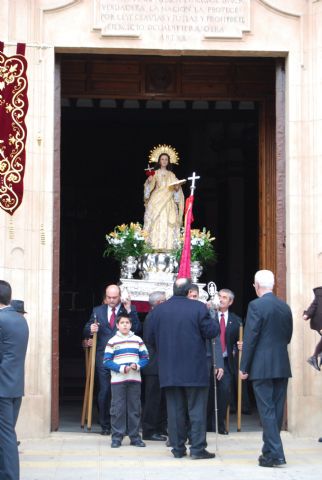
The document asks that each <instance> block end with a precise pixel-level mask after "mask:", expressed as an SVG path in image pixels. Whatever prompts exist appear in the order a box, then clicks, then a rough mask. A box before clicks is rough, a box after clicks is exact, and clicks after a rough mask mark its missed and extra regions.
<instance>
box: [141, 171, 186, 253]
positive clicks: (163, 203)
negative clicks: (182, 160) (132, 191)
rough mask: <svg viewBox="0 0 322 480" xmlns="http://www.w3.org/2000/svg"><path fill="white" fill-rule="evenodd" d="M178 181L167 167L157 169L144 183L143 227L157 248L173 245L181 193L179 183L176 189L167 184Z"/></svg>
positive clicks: (181, 201)
mask: <svg viewBox="0 0 322 480" xmlns="http://www.w3.org/2000/svg"><path fill="white" fill-rule="evenodd" d="M175 181H177V178H176V176H175V175H174V174H173V173H172V172H170V171H169V170H163V169H159V170H156V172H155V175H154V176H153V177H152V181H149V180H146V182H145V184H144V201H145V214H144V227H143V228H144V230H146V231H147V232H148V238H147V240H148V242H149V243H150V244H151V245H152V247H153V249H155V250H156V251H170V250H172V249H173V248H174V247H175V243H176V240H178V238H179V235H180V227H181V225H182V216H183V209H184V196H183V193H182V189H181V187H179V190H178V191H175V190H174V189H173V188H171V187H170V188H169V185H170V184H171V183H173V182H175Z"/></svg>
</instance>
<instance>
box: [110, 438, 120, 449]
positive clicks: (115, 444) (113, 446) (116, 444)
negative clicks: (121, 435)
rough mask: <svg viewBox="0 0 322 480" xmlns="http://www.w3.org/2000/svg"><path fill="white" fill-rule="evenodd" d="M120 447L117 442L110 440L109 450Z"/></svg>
mask: <svg viewBox="0 0 322 480" xmlns="http://www.w3.org/2000/svg"><path fill="white" fill-rule="evenodd" d="M120 446H121V442H120V441H119V440H112V443H111V448H119V447H120Z"/></svg>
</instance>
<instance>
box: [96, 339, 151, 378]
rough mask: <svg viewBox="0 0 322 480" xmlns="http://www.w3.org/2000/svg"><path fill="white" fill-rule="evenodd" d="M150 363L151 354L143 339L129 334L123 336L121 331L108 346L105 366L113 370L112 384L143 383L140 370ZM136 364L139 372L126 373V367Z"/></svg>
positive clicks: (104, 361)
mask: <svg viewBox="0 0 322 480" xmlns="http://www.w3.org/2000/svg"><path fill="white" fill-rule="evenodd" d="M148 362H149V353H148V351H147V348H146V346H145V345H144V342H143V340H142V338H140V337H138V336H137V335H134V333H133V332H129V334H128V335H123V334H122V333H120V332H119V331H117V332H116V335H114V337H112V338H111V339H110V340H109V341H108V342H107V345H106V348H105V353H104V359H103V364H104V367H105V368H109V369H110V370H111V383H122V382H141V374H140V369H141V368H143V367H145V365H147V363H148ZM131 363H136V365H137V370H132V369H131V370H130V371H129V372H128V373H124V367H126V366H127V365H131Z"/></svg>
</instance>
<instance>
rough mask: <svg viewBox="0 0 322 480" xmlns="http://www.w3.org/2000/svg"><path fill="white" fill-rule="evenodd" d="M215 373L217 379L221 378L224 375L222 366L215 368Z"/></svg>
mask: <svg viewBox="0 0 322 480" xmlns="http://www.w3.org/2000/svg"><path fill="white" fill-rule="evenodd" d="M215 375H216V378H217V380H221V379H222V377H223V376H224V369H223V368H216V369H215Z"/></svg>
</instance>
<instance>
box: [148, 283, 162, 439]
mask: <svg viewBox="0 0 322 480" xmlns="http://www.w3.org/2000/svg"><path fill="white" fill-rule="evenodd" d="M165 300H166V297H165V292H161V291H155V292H152V293H151V294H150V295H149V304H150V306H151V311H152V310H153V309H154V308H155V307H156V306H157V305H160V303H163V302H165ZM149 322H150V313H148V315H147V316H146V318H145V320H144V324H143V340H144V343H145V345H146V347H147V349H148V352H149V363H148V365H147V366H146V367H145V368H143V370H142V375H143V377H144V408H143V415H142V436H143V439H144V440H153V441H161V442H162V441H163V442H165V441H166V440H167V437H165V436H164V435H162V433H165V432H166V429H167V410H166V404H165V395H164V391H163V390H162V389H161V388H160V380H159V369H158V357H157V353H156V351H155V348H154V347H153V346H152V345H150V344H149V343H148V342H147V338H146V333H147V331H148V328H149Z"/></svg>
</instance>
